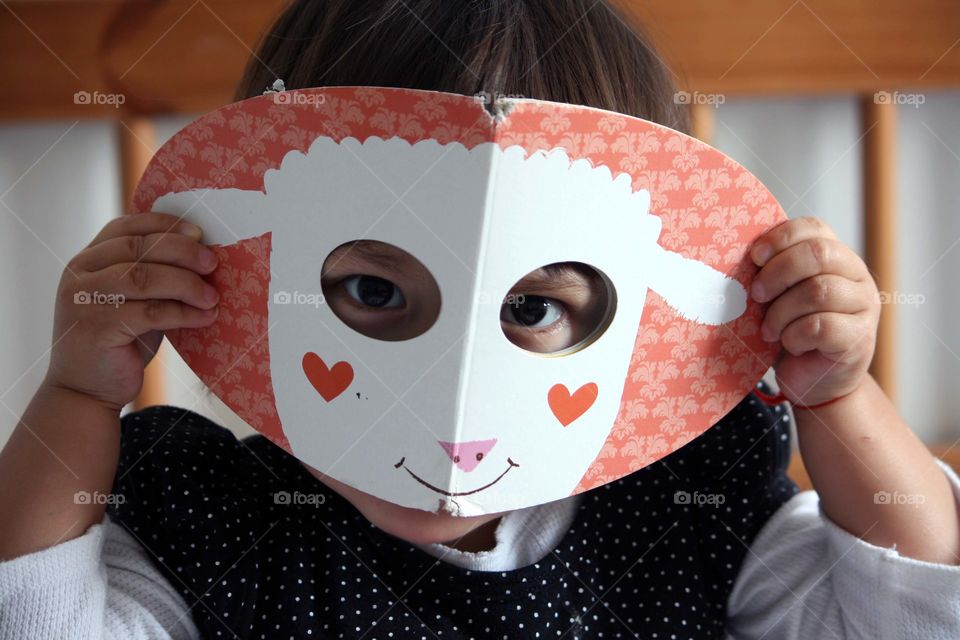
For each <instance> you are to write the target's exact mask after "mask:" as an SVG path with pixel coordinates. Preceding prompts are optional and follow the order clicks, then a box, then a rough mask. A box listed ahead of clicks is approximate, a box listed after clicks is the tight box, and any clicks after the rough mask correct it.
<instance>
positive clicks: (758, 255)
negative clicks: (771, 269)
mask: <svg viewBox="0 0 960 640" xmlns="http://www.w3.org/2000/svg"><path fill="white" fill-rule="evenodd" d="M772 253H773V248H771V247H770V245H768V244H764V243H760V244H758V245H757V246H755V247H754V248H753V261H754V262H756V263H757V264H758V265H761V266H762V265H764V264H766V263H767V260H769V259H770V255H771V254H772Z"/></svg>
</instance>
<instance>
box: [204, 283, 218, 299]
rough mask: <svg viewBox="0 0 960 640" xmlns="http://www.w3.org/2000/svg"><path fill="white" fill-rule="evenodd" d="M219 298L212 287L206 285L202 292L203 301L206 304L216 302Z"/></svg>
mask: <svg viewBox="0 0 960 640" xmlns="http://www.w3.org/2000/svg"><path fill="white" fill-rule="evenodd" d="M219 298H220V292H218V291H217V290H216V289H215V288H214V287H211V286H209V285H207V288H206V290H205V291H204V292H203V299H204V300H206V301H207V302H216V301H217V300H218V299H219Z"/></svg>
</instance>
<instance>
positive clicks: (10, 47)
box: [0, 0, 286, 119]
mask: <svg viewBox="0 0 960 640" xmlns="http://www.w3.org/2000/svg"><path fill="white" fill-rule="evenodd" d="M285 4H286V1H285V0H204V2H195V1H194V0H169V1H164V2H144V1H140V0H136V1H124V0H52V1H50V2H24V1H19V2H18V1H12V2H7V3H5V5H6V7H8V8H0V82H3V83H7V84H5V85H4V86H6V87H8V88H15V90H10V91H7V92H5V95H4V100H3V102H2V103H0V119H11V118H71V119H74V118H104V117H115V116H116V115H117V109H116V108H114V107H113V106H111V105H110V104H76V103H75V101H74V96H75V94H76V92H78V91H84V92H87V93H88V94H90V95H91V96H93V95H94V94H95V93H98V94H100V95H115V94H121V95H123V96H124V100H125V104H124V105H123V106H124V107H125V109H126V110H127V111H129V112H135V113H141V114H178V113H180V114H182V113H200V112H204V111H209V110H211V109H214V108H216V107H219V106H222V105H223V104H226V103H227V102H229V101H230V98H231V96H232V94H233V89H234V86H235V85H236V83H237V82H238V80H239V79H240V75H241V72H242V70H243V67H244V64H245V63H246V61H247V59H248V58H249V57H250V55H251V50H252V49H254V48H255V46H256V43H257V42H258V40H259V38H260V37H261V35H262V34H263V33H264V32H265V31H266V29H267V28H268V27H269V25H270V24H271V22H272V20H273V19H274V18H275V17H276V15H277V14H278V12H279V11H280V10H281V8H282V7H283V6H284V5H285Z"/></svg>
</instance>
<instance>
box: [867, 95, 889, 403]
mask: <svg viewBox="0 0 960 640" xmlns="http://www.w3.org/2000/svg"><path fill="white" fill-rule="evenodd" d="M861 103H862V104H861V114H862V117H861V127H862V128H863V130H864V132H865V135H864V138H863V206H864V212H863V223H864V224H863V228H864V249H865V250H864V253H865V258H866V263H867V266H868V267H869V268H870V271H871V273H873V277H874V279H875V280H876V282H877V288H879V289H880V292H881V296H882V299H885V300H890V299H891V298H890V296H889V295H885V294H892V293H894V292H896V291H897V281H896V267H897V243H896V233H897V218H896V199H897V189H896V184H897V172H896V158H897V106H896V105H895V104H892V103H891V102H883V101H878V100H876V99H875V97H874V96H873V95H870V96H864V97H863V98H862V100H861ZM895 334H896V304H893V303H890V302H888V303H886V304H884V305H883V310H882V312H881V314H880V326H879V328H878V334H877V350H876V355H875V356H874V358H873V363H872V364H871V366H870V373H871V374H872V375H873V377H874V378H875V379H876V380H877V384H879V385H880V388H881V389H883V390H884V392H885V393H886V394H887V396H888V397H889V398H890V399H891V400H892V401H894V402H896V391H897V380H896V371H897V353H896V335H895Z"/></svg>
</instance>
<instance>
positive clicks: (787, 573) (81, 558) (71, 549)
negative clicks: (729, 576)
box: [0, 463, 960, 640]
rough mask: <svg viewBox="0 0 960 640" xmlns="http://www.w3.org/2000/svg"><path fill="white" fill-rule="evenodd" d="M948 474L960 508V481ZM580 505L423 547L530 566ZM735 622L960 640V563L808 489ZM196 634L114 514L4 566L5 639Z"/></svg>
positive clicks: (757, 565) (477, 564)
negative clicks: (854, 531)
mask: <svg viewBox="0 0 960 640" xmlns="http://www.w3.org/2000/svg"><path fill="white" fill-rule="evenodd" d="M940 466H941V468H942V469H943V471H944V473H946V475H947V477H948V478H949V480H950V483H951V485H952V486H953V491H954V495H955V497H956V498H957V500H958V503H960V478H958V477H957V474H956V473H954V471H953V470H952V469H950V468H949V467H948V466H947V465H946V464H944V463H940ZM577 501H578V498H576V497H573V498H568V499H566V500H560V501H557V502H553V503H550V504H547V505H540V506H538V507H531V508H529V509H521V510H519V511H514V512H510V513H508V514H506V515H505V516H504V517H503V518H502V520H501V523H500V525H499V526H498V528H497V531H496V546H495V548H494V549H492V550H490V551H484V552H481V553H465V552H461V551H456V550H451V549H450V548H449V547H445V546H443V545H423V546H421V548H422V549H423V550H424V551H426V552H428V553H431V554H433V555H435V556H437V557H440V556H442V557H443V560H444V561H446V562H451V563H453V564H456V565H458V566H461V567H465V568H470V569H475V570H478V571H507V570H510V569H514V568H518V567H521V566H525V565H528V564H531V563H533V562H536V561H538V560H540V559H541V558H543V557H545V556H546V555H547V554H549V553H550V552H552V551H553V550H554V549H555V548H556V545H557V544H558V543H559V540H560V538H561V537H562V536H563V534H564V533H565V532H566V530H567V528H568V526H569V525H570V522H571V520H572V518H573V517H574V514H575V512H576V505H577ZM958 562H960V559H958ZM727 615H728V633H729V634H730V635H729V638H734V639H736V640H747V639H754V640H759V639H761V638H766V639H769V640H813V639H817V638H836V639H838V640H854V639H856V640H860V639H863V640H867V639H869V640H910V639H914V638H915V639H917V640H957V639H960V566H957V565H945V564H933V563H929V562H921V561H919V560H913V559H910V558H905V557H903V556H901V555H900V554H898V553H897V551H896V550H895V549H884V548H881V547H877V546H874V545H872V544H870V543H868V542H866V541H864V540H861V539H859V538H857V537H855V536H853V535H851V534H850V533H848V532H847V531H845V530H843V529H841V528H840V527H839V526H837V525H836V524H834V523H833V522H831V521H830V520H829V519H828V518H827V517H826V515H825V514H824V513H823V511H822V509H821V508H820V501H819V499H818V497H817V494H816V493H815V492H813V491H805V492H802V493H799V494H797V495H796V496H794V497H793V498H792V499H791V500H790V501H788V502H787V503H786V504H784V505H783V506H782V507H781V508H780V509H779V510H778V511H777V512H776V513H775V514H774V515H773V517H772V518H771V519H770V521H769V522H767V523H766V525H765V526H764V527H763V529H762V530H761V531H760V533H759V535H758V536H757V537H756V539H755V540H754V542H753V544H752V545H751V546H750V548H749V552H748V554H747V556H746V558H745V559H744V563H743V565H742V567H741V569H740V573H739V575H738V577H737V581H736V583H735V585H734V588H733V591H732V593H731V595H730V599H729V601H728V603H727ZM199 637H200V636H199V633H198V631H197V629H196V627H195V626H194V624H193V621H192V618H191V612H190V610H189V609H188V607H187V605H186V603H185V602H184V601H183V599H182V597H181V596H180V595H179V594H178V593H177V591H176V590H175V589H174V588H173V586H172V585H171V584H170V583H169V582H167V580H166V579H165V578H164V577H163V576H162V575H161V574H160V572H159V571H158V570H157V569H156V568H155V567H154V565H153V563H152V562H151V560H150V559H149V558H148V556H147V554H146V552H145V551H144V549H143V548H142V547H141V546H140V545H139V544H138V543H137V542H136V541H135V540H134V539H133V538H132V537H131V536H130V534H128V533H127V532H126V531H125V530H124V529H123V528H122V527H120V526H118V525H117V524H114V523H113V522H111V521H110V520H109V518H105V519H104V522H103V523H101V524H98V525H94V526H92V527H90V529H89V530H87V532H86V533H84V534H83V535H82V536H80V537H79V538H75V539H73V540H69V541H67V542H63V543H61V544H58V545H55V546H53V547H50V548H48V549H44V550H41V551H37V552H34V553H31V554H28V555H25V556H21V557H19V558H15V559H13V560H9V561H7V562H2V563H0V640H7V639H14V638H15V639H17V640H19V639H20V638H30V639H31V640H34V639H36V640H45V639H48V638H49V639H51V640H63V639H66V638H76V639H92V638H97V639H100V638H111V639H112V638H118V639H119V638H122V639H124V640H139V639H143V638H183V639H187V638H190V639H193V638H199Z"/></svg>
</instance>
